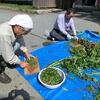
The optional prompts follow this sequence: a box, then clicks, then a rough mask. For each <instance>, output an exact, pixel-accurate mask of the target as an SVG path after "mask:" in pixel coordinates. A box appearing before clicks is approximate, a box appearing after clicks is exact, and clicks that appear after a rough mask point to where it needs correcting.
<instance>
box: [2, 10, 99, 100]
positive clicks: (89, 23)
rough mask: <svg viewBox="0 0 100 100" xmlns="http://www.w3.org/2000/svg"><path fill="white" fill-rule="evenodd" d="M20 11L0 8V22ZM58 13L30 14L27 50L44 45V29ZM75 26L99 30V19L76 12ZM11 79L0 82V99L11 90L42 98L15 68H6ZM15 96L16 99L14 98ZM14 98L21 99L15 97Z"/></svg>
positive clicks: (33, 99) (51, 25) (46, 28)
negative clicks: (30, 25)
mask: <svg viewBox="0 0 100 100" xmlns="http://www.w3.org/2000/svg"><path fill="white" fill-rule="evenodd" d="M19 13H22V12H16V11H10V10H4V9H0V23H3V22H5V21H8V20H10V19H11V18H12V17H13V16H14V15H16V14H19ZM59 13H63V12H52V13H46V12H45V13H41V14H39V15H32V14H29V15H30V16H31V17H32V20H33V25H34V26H33V27H34V28H33V30H32V32H31V33H30V34H28V35H27V36H25V37H24V38H25V42H26V45H27V47H28V49H29V51H30V52H31V51H33V50H36V49H39V48H41V47H43V46H44V44H45V43H46V42H47V40H46V37H45V36H44V34H45V32H46V31H50V30H51V29H52V27H53V24H54V21H55V20H56V17H57V15H58V14H59ZM74 21H75V26H76V29H77V30H78V31H84V30H93V31H98V32H100V26H99V24H100V19H99V18H98V17H97V16H95V15H92V14H91V13H89V12H88V13H87V12H85V13H84V12H78V13H77V14H76V17H75V18H74ZM5 72H6V73H7V74H8V75H9V76H10V77H11V79H12V82H11V83H9V84H2V83H0V99H1V98H7V97H8V96H9V93H11V92H12V90H16V91H17V92H19V91H24V92H25V94H27V95H28V96H29V97H30V99H29V100H42V99H43V98H42V97H41V96H40V95H39V94H38V92H37V91H36V90H35V89H33V88H32V87H31V86H30V85H29V83H28V82H27V81H26V80H25V79H24V78H23V77H22V76H21V75H20V74H19V73H18V72H17V71H16V69H8V68H6V71H5ZM16 98H17V99H16ZM16 98H15V100H23V99H19V98H21V97H20V96H19V97H16Z"/></svg>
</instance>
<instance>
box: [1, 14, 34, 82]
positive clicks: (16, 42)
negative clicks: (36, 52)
mask: <svg viewBox="0 0 100 100" xmlns="http://www.w3.org/2000/svg"><path fill="white" fill-rule="evenodd" d="M32 28H33V22H32V19H31V17H30V16H29V15H27V14H18V15H16V16H14V17H13V18H12V19H11V20H10V21H8V22H5V23H2V24H0V82H2V83H10V82H11V78H10V77H9V76H8V75H7V74H5V73H4V71H5V67H15V66H16V65H20V67H22V68H25V67H28V63H26V62H24V61H21V60H20V59H19V58H18V56H17V55H16V52H17V51H18V50H20V51H22V52H23V53H24V54H25V56H26V57H27V58H30V57H31V54H29V53H28V50H27V47H26V46H25V42H24V39H23V35H26V34H27V33H29V32H30V31H31V30H32Z"/></svg>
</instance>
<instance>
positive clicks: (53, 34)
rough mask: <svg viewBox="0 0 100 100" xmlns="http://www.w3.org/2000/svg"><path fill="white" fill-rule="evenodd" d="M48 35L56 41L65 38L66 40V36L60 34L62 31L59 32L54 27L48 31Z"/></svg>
mask: <svg viewBox="0 0 100 100" xmlns="http://www.w3.org/2000/svg"><path fill="white" fill-rule="evenodd" d="M50 36H51V37H52V38H54V39H55V40H56V41H65V40H67V36H66V35H64V34H62V32H60V31H59V30H57V29H55V28H54V29H53V30H52V31H51V32H50Z"/></svg>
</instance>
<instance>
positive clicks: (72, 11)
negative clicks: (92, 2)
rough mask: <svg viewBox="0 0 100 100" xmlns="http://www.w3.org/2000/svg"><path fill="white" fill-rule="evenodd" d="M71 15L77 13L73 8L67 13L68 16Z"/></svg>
mask: <svg viewBox="0 0 100 100" xmlns="http://www.w3.org/2000/svg"><path fill="white" fill-rule="evenodd" d="M70 13H75V10H74V9H73V8H69V9H68V10H67V11H66V14H67V15H69V14H70Z"/></svg>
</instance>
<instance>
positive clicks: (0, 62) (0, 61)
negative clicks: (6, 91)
mask: <svg viewBox="0 0 100 100" xmlns="http://www.w3.org/2000/svg"><path fill="white" fill-rule="evenodd" d="M6 67H8V68H15V65H14V64H9V63H6V62H5V60H4V59H3V57H2V56H1V55H0V74H1V73H2V72H4V71H5V68H6Z"/></svg>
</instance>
